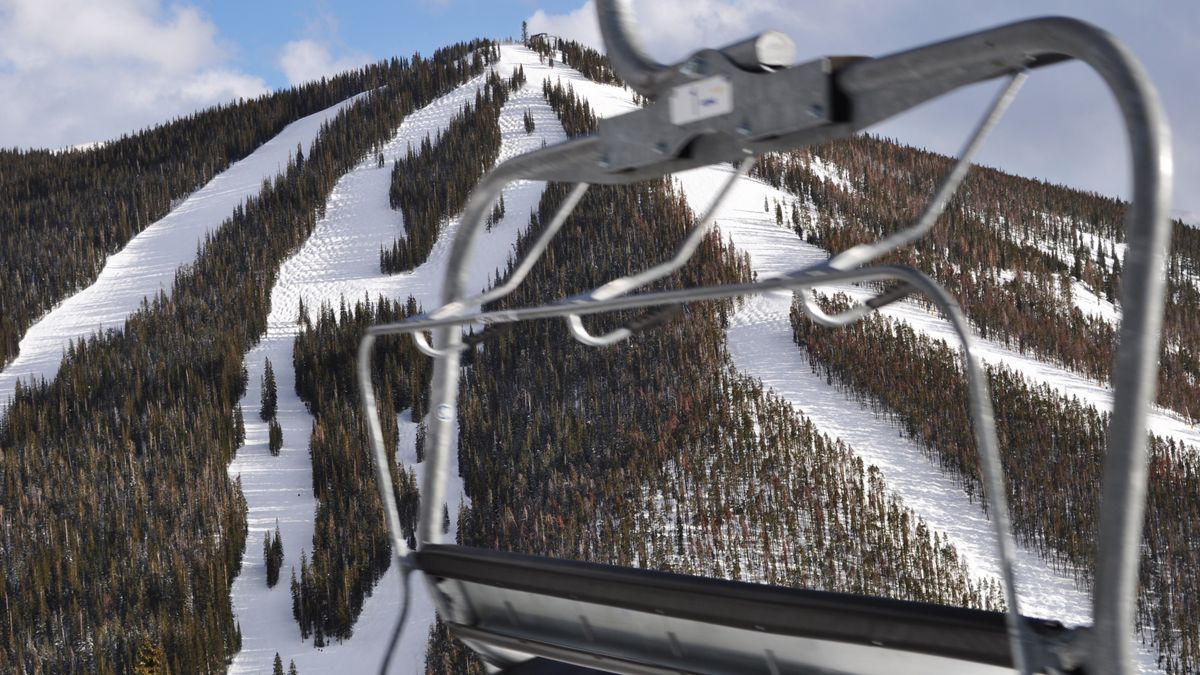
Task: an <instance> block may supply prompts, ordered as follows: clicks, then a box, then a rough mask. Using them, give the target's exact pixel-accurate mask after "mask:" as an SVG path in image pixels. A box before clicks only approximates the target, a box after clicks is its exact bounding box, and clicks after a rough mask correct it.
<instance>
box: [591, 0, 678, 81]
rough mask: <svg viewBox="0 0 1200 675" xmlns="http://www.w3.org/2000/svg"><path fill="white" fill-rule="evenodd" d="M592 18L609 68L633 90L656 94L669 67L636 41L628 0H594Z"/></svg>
mask: <svg viewBox="0 0 1200 675" xmlns="http://www.w3.org/2000/svg"><path fill="white" fill-rule="evenodd" d="M596 18H597V19H599V21H600V35H601V36H602V37H603V38H604V49H605V52H606V53H607V56H608V60H609V63H611V64H612V69H613V72H614V73H616V74H617V77H619V78H621V79H622V80H625V83H626V84H628V85H629V86H630V88H632V89H633V90H634V91H636V92H637V93H639V94H641V95H643V96H648V97H650V98H654V97H655V96H657V95H658V92H659V90H660V89H661V88H662V85H663V82H664V81H665V79H666V77H667V76H668V75H669V74H670V72H671V71H670V69H669V68H668V67H667V66H664V65H663V64H661V63H659V62H657V61H655V60H654V59H652V58H650V57H649V56H648V55H647V54H646V52H645V50H643V49H642V46H641V44H640V43H638V40H637V33H636V32H635V31H634V30H633V7H632V5H631V4H630V0H596Z"/></svg>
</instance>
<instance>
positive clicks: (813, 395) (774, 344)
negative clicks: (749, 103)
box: [677, 166, 1157, 672]
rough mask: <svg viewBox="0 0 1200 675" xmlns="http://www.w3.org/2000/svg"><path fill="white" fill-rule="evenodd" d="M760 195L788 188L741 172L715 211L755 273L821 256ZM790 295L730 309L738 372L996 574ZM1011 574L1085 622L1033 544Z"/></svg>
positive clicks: (1022, 587) (920, 460)
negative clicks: (853, 396)
mask: <svg viewBox="0 0 1200 675" xmlns="http://www.w3.org/2000/svg"><path fill="white" fill-rule="evenodd" d="M730 171H732V169H731V168H729V167H725V166H720V167H708V168H704V169H695V170H693V171H689V172H686V173H683V174H680V175H679V176H677V178H678V179H679V181H680V183H681V184H682V185H683V187H684V190H685V191H686V193H687V194H688V195H689V196H690V195H696V196H697V197H700V196H702V195H712V194H714V193H715V191H716V187H717V186H718V185H719V184H720V183H721V182H722V181H723V180H724V179H725V178H726V177H727V176H728V174H729V172H730ZM764 197H766V198H767V199H768V200H774V199H779V200H781V201H782V200H783V199H785V198H786V197H787V195H786V194H783V193H780V192H779V191H778V190H776V189H774V188H772V187H770V186H769V185H766V184H764V183H762V182H761V181H757V180H754V179H750V178H746V179H742V183H741V184H740V185H739V186H738V188H737V189H736V190H735V191H734V192H733V193H732V194H731V196H730V199H729V201H728V202H726V204H724V205H723V206H721V207H720V210H719V211H718V215H717V221H718V223H720V225H721V231H722V233H723V234H724V235H725V236H726V237H728V238H729V239H730V240H731V241H732V242H733V244H734V246H735V247H737V248H738V249H739V250H741V251H744V252H746V253H748V254H749V255H750V261H751V265H752V267H753V269H754V270H755V271H756V272H757V273H758V275H759V277H760V278H761V277H764V276H769V275H773V274H779V273H782V272H785V271H788V270H792V269H795V268H797V267H800V266H803V265H805V264H810V263H813V262H818V261H821V260H825V259H826V258H827V257H828V253H827V252H826V251H824V250H822V249H820V248H817V247H815V246H813V245H811V244H807V243H805V242H803V241H801V240H800V238H799V237H797V236H796V234H795V233H794V232H793V231H792V230H791V229H790V228H786V227H781V226H779V225H776V224H775V221H774V216H773V214H770V213H765V212H764V211H763V210H762V203H763V198H764ZM710 201H711V199H703V198H702V197H700V198H698V199H695V200H692V203H693V205H695V206H696V207H698V208H707V204H708V203H709V202H710ZM839 290H844V289H839ZM864 295H865V294H864ZM791 296H792V294H791V293H790V292H786V291H777V292H773V293H767V294H762V295H759V296H754V297H751V298H748V299H747V301H746V302H745V304H743V305H742V306H741V307H740V308H739V309H738V310H737V312H735V314H734V315H733V317H732V318H731V319H730V326H729V330H728V340H729V349H730V355H731V356H732V357H733V361H734V365H735V366H736V367H737V368H738V370H740V371H741V372H743V373H745V374H747V375H751V376H753V377H757V378H759V379H761V380H762V381H763V384H764V385H766V386H768V387H770V388H771V389H772V390H774V392H775V393H776V394H778V395H779V396H781V397H783V398H784V399H785V400H787V401H788V402H789V403H791V404H792V405H793V406H794V407H795V408H796V409H797V410H799V411H800V412H802V413H803V414H805V415H806V416H808V417H809V419H811V420H812V421H813V422H814V423H815V424H816V425H817V427H818V428H819V429H820V430H821V431H822V432H823V433H826V434H829V435H830V436H831V437H833V438H838V439H841V440H842V441H844V442H845V443H846V444H847V445H848V446H849V447H851V448H852V449H853V451H854V452H855V453H856V454H857V455H858V456H860V457H862V458H863V460H864V461H865V462H867V463H869V464H874V465H875V466H877V467H878V468H879V469H880V471H881V472H882V473H883V477H884V480H885V481H886V484H887V485H888V487H889V488H890V489H891V490H893V491H894V492H895V493H896V494H897V495H899V496H900V497H901V498H902V499H903V500H904V503H905V504H906V505H907V506H909V507H911V508H913V509H914V510H915V511H916V512H917V513H919V514H920V515H921V516H922V517H924V518H925V521H926V522H927V523H928V524H929V526H930V528H931V529H933V530H936V531H940V532H942V533H943V534H944V535H946V536H948V537H949V539H950V541H951V542H953V544H954V546H955V548H956V550H957V551H958V553H959V554H960V556H961V557H962V559H963V561H964V563H965V564H966V565H967V567H968V569H970V570H971V572H972V573H973V574H975V575H977V576H979V577H992V578H998V576H999V567H998V564H997V556H996V553H995V537H994V535H993V533H992V526H991V524H990V523H989V521H988V519H987V517H986V516H985V515H984V513H983V511H982V510H981V508H980V506H979V505H978V504H974V503H972V502H971V501H970V500H968V498H967V496H966V494H965V493H964V491H963V490H962V488H961V487H960V486H959V483H958V480H957V479H956V478H954V477H953V476H948V475H945V474H943V473H942V471H941V470H940V469H939V468H938V467H936V466H934V465H933V464H932V463H930V462H929V461H928V459H927V458H926V455H925V452H924V450H923V449H922V448H920V447H919V446H918V445H916V444H915V443H913V442H911V441H910V440H908V439H904V438H901V437H900V436H899V433H898V432H897V430H896V427H895V426H894V425H893V424H892V423H891V422H889V421H888V420H886V419H885V418H883V417H881V416H878V415H875V414H874V413H872V412H871V411H870V410H869V409H868V408H866V407H863V406H860V405H859V404H858V403H856V402H854V401H851V400H848V399H847V397H846V396H845V395H844V394H843V393H842V392H841V391H839V390H838V389H837V388H836V387H835V386H833V385H830V384H826V381H825V378H824V377H821V376H818V375H815V374H813V372H812V370H811V368H810V366H809V363H808V360H807V358H806V357H805V355H804V353H803V352H802V351H801V350H800V348H799V347H798V346H797V345H796V344H795V342H794V341H793V340H792V328H791V323H790V321H789V319H788V314H789V311H790V308H791V300H792V297H791ZM898 311H901V310H898ZM902 311H903V312H904V313H903V314H902V315H901V316H902V318H904V319H905V320H907V321H908V322H909V323H910V324H912V325H913V326H914V327H915V328H917V329H918V330H921V331H923V332H926V333H932V334H936V335H939V336H942V337H943V339H949V338H950V335H951V331H950V329H949V328H948V327H945V326H943V325H942V324H939V323H938V322H937V321H936V319H934V318H933V317H932V316H930V315H929V314H927V313H926V312H925V311H924V310H923V309H921V308H919V307H917V306H916V305H915V304H912V303H906V306H905V307H904V309H903V310H902ZM943 332H944V335H943ZM996 349H997V347H996V346H995V345H991V349H990V350H989V351H988V356H989V357H991V358H993V359H994V358H996V356H997V355H998V354H997V351H996ZM1004 356H1006V357H1008V360H1009V361H1010V362H1011V361H1014V360H1019V361H1021V362H1022V364H1023V365H1026V366H1028V365H1033V364H1036V365H1038V366H1043V364H1037V362H1036V361H1032V360H1031V359H1029V358H1028V357H1023V356H1020V355H1013V354H1011V353H1007V354H1004ZM1024 362H1029V363H1028V364H1024ZM1023 372H1024V370H1023ZM1062 372H1063V371H1061V370H1058V371H1057V372H1050V373H1043V375H1051V376H1053V375H1055V374H1061V373H1062ZM1097 386H1098V385H1097ZM1016 575H1017V585H1018V591H1019V593H1020V600H1021V603H1022V607H1021V610H1022V612H1023V613H1025V614H1027V615H1032V616H1044V617H1050V618H1054V619H1058V620H1060V621H1062V622H1064V623H1066V624H1082V623H1090V622H1091V603H1090V600H1089V596H1088V594H1087V593H1086V592H1084V591H1081V590H1079V589H1078V588H1076V586H1075V583H1074V580H1073V578H1072V576H1071V575H1069V574H1065V573H1063V572H1060V571H1058V570H1055V569H1054V568H1053V567H1052V566H1051V565H1050V564H1049V563H1048V562H1046V561H1045V560H1043V559H1042V558H1041V557H1040V556H1039V555H1038V554H1037V553H1036V551H1033V550H1029V549H1024V548H1021V549H1019V550H1018V555H1017V560H1016ZM1139 647H1140V645H1139ZM1138 656H1139V667H1140V668H1141V671H1142V672H1157V670H1156V668H1155V667H1154V662H1155V657H1154V654H1152V653H1151V652H1150V651H1148V650H1146V649H1144V648H1141V649H1140V651H1139V653H1138Z"/></svg>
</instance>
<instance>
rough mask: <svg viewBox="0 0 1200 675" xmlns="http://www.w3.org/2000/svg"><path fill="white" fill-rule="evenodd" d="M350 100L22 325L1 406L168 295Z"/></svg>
mask: <svg viewBox="0 0 1200 675" xmlns="http://www.w3.org/2000/svg"><path fill="white" fill-rule="evenodd" d="M353 101H354V99H350V100H347V101H343V102H342V103H339V104H338V105H335V106H333V107H331V108H328V109H326V110H322V111H321V112H318V113H315V114H312V115H309V116H308V117H304V118H301V119H299V120H297V121H295V122H293V123H291V124H289V125H288V126H287V127H285V128H284V129H283V131H281V132H280V133H279V135H277V136H275V137H274V138H272V139H271V140H270V141H267V142H266V143H264V144H263V145H261V146H260V147H259V148H258V149H257V150H255V151H254V152H252V153H250V155H249V156H247V157H246V158H244V159H242V160H241V161H239V162H237V163H235V164H233V165H232V166H230V167H229V168H228V169H226V170H225V171H223V172H221V173H220V174H218V175H217V176H216V177H215V178H213V179H212V180H211V181H209V182H208V184H206V185H205V186H204V187H202V188H200V189H199V190H197V191H196V192H195V193H193V194H192V195H191V196H190V197H188V198H187V199H186V200H184V201H183V202H182V203H181V204H179V206H177V207H176V208H174V209H173V210H172V211H171V212H170V213H168V214H167V215H166V216H164V217H163V218H162V219H160V220H158V221H156V222H155V223H153V224H151V225H150V226H149V227H147V228H146V229H145V230H143V231H142V232H141V233H139V234H138V235H137V236H136V237H134V238H133V239H132V240H131V241H130V242H129V243H128V244H127V245H126V246H125V248H123V249H121V250H120V251H119V252H117V253H115V254H113V255H112V256H109V258H108V260H107V262H106V263H105V265H104V269H103V270H101V272H100V275H99V276H98V277H97V278H96V281H95V282H94V283H93V284H92V285H91V286H89V287H87V288H86V289H84V290H82V291H80V292H78V293H76V294H75V295H73V296H71V297H70V298H67V299H66V300H64V301H63V302H62V303H61V304H59V305H58V306H57V307H55V308H54V309H53V310H51V311H50V312H49V313H48V314H46V315H45V316H44V317H42V318H41V320H39V321H38V322H37V323H36V324H34V325H33V326H31V327H30V328H29V330H28V331H26V333H25V336H24V337H23V338H22V339H21V342H20V344H19V345H18V349H19V354H18V355H17V358H16V359H14V360H13V362H12V363H10V364H9V365H8V367H7V368H5V369H4V371H3V372H2V373H0V406H3V407H7V405H8V403H9V402H11V401H12V397H13V393H14V391H15V389H16V384H17V381H18V380H23V381H26V382H28V381H30V380H35V381H36V380H38V379H41V378H45V379H46V380H52V379H54V376H55V375H56V374H57V373H58V368H59V365H60V364H61V363H62V356H63V353H64V352H65V351H66V349H67V346H68V345H69V344H70V343H71V342H73V341H75V340H78V339H79V338H84V337H87V336H89V335H91V334H93V333H95V332H97V331H103V330H106V329H109V328H116V329H120V328H122V327H123V326H124V325H125V319H126V317H128V316H129V315H130V314H132V313H133V312H135V311H136V310H137V309H138V307H139V306H140V305H141V303H142V300H143V299H145V298H148V299H150V300H153V299H154V296H155V294H157V293H158V292H159V291H160V290H161V291H163V292H165V293H168V294H169V293H170V292H171V285H172V283H174V281H175V270H177V269H178V268H179V267H181V266H183V265H187V264H189V263H191V262H192V261H194V260H195V259H196V252H197V247H198V245H199V244H200V243H202V242H203V241H204V236H205V235H206V234H208V233H209V232H212V231H214V230H216V229H217V228H218V227H220V226H221V224H222V223H223V222H225V220H226V219H227V218H229V217H230V216H231V215H233V210H234V208H235V207H237V206H238V205H240V204H242V203H243V202H244V201H245V200H246V199H247V198H249V197H253V196H255V195H257V194H258V192H259V190H260V189H262V183H263V180H265V179H269V178H273V177H274V176H275V175H276V174H278V173H280V172H281V171H282V170H283V169H284V168H285V167H286V166H287V162H288V159H289V158H290V157H291V156H292V153H294V152H295V151H296V146H297V145H303V147H305V148H311V144H312V142H313V141H314V140H316V137H317V133H318V132H319V131H320V129H321V125H322V124H323V123H325V121H326V120H329V119H332V118H333V117H335V116H336V115H337V113H338V112H339V111H341V110H342V109H343V108H345V107H346V106H348V105H350V104H351V103H352V102H353ZM306 152H307V150H306Z"/></svg>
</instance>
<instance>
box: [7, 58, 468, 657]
mask: <svg viewBox="0 0 1200 675" xmlns="http://www.w3.org/2000/svg"><path fill="white" fill-rule="evenodd" d="M485 46H486V45H485V44H484V43H471V44H460V45H456V46H454V47H451V48H447V49H445V50H442V51H440V52H438V53H437V54H435V55H434V56H433V58H432V59H423V58H420V57H414V58H413V59H412V60H397V61H395V62H394V63H393V64H391V65H389V67H388V68H386V69H382V70H380V73H381V74H386V75H387V79H386V80H385V81H381V82H380V84H386V85H387V86H386V87H384V88H382V89H381V90H379V91H378V92H376V93H375V94H374V95H372V96H370V97H367V98H366V99H364V100H363V101H360V102H358V103H357V104H355V105H354V106H353V107H351V108H350V109H349V110H347V111H346V112H345V113H344V114H342V115H340V116H339V117H338V118H337V119H336V120H335V121H334V122H333V123H332V124H330V125H329V126H328V127H327V128H326V129H325V131H324V133H323V134H322V136H321V138H320V139H319V141H318V142H317V143H316V144H315V145H314V146H313V149H312V152H311V153H310V154H309V156H308V157H304V156H301V155H297V156H296V157H295V158H294V160H293V162H292V163H291V164H290V165H289V166H288V167H287V170H286V173H285V175H281V176H280V177H279V178H278V179H277V180H275V181H274V182H272V183H271V184H269V185H267V186H264V189H263V191H262V193H261V194H260V195H259V196H258V198H257V199H255V200H252V201H251V202H249V203H248V204H247V205H246V206H245V207H244V208H239V209H238V210H237V212H236V213H235V214H234V215H233V217H232V218H231V219H230V220H229V221H228V222H227V223H226V224H225V225H224V226H223V227H222V228H221V229H220V230H219V231H217V233H216V234H215V235H213V236H211V237H210V238H209V239H208V240H207V242H206V243H205V245H204V247H203V250H202V252H201V255H200V256H199V258H198V259H197V261H196V263H195V264H194V265H192V266H191V267H189V268H185V269H181V270H179V272H178V273H177V275H176V280H175V284H174V288H173V290H172V293H171V295H170V296H166V295H160V296H159V297H158V298H156V299H155V300H154V301H153V302H151V303H148V304H147V305H146V306H145V307H144V308H143V309H142V311H140V312H138V313H137V314H136V315H134V316H133V317H131V318H130V319H129V321H128V322H127V324H126V326H125V329H124V330H123V331H110V332H108V333H106V334H104V335H99V336H95V337H93V338H91V339H89V340H87V341H86V342H83V343H80V344H78V345H75V346H74V347H73V348H72V350H71V352H70V354H68V355H67V358H66V359H65V360H64V363H63V364H62V368H61V371H60V373H59V376H58V377H57V379H55V380H54V382H52V383H49V384H48V385H42V386H36V387H32V388H29V387H22V388H20V389H19V390H18V393H17V396H16V400H15V401H14V403H13V404H12V406H11V408H10V409H9V410H8V412H7V414H6V415H5V416H4V418H3V423H2V424H0V461H2V462H3V463H2V465H0V505H2V508H3V510H2V511H0V521H2V522H3V528H4V532H5V537H4V539H3V540H0V566H2V569H0V577H2V578H3V580H4V584H3V587H2V590H3V595H4V601H5V606H6V608H7V615H8V618H9V620H8V629H7V630H6V631H5V634H4V636H3V639H2V640H0V670H6V671H8V670H17V671H20V670H25V671H29V672H60V671H78V670H85V671H93V672H100V673H117V672H128V671H130V670H131V669H132V666H133V663H134V659H135V655H136V653H137V650H138V648H139V646H140V645H143V644H146V645H148V646H149V647H150V648H152V649H154V650H158V651H159V652H160V653H162V654H164V658H165V660H166V663H167V664H168V665H169V667H170V669H171V671H172V672H180V673H190V672H212V671H219V670H223V669H224V667H225V664H226V663H227V660H228V659H229V657H230V656H231V655H232V654H233V653H234V652H236V651H237V649H238V648H239V642H240V637H239V629H238V626H237V625H236V623H235V622H234V619H233V615H232V612H231V609H230V605H229V584H230V582H231V581H232V579H233V576H234V575H236V574H237V571H238V564H239V561H240V559H241V552H242V549H243V546H244V539H245V531H246V525H245V520H244V518H245V516H244V509H245V507H244V501H243V499H242V495H241V491H240V489H239V488H238V486H237V484H236V483H235V482H233V481H231V480H230V478H229V476H228V475H227V474H226V467H227V465H228V463H229V460H230V458H231V453H232V452H233V451H234V450H235V449H236V448H237V447H238V445H239V444H240V442H241V434H242V430H241V427H242V418H241V411H240V409H239V408H238V407H237V405H236V404H237V401H238V399H239V398H240V396H241V393H242V391H243V390H244V388H245V386H246V377H245V373H244V372H243V369H242V357H243V354H244V353H245V351H246V350H247V348H248V347H249V346H250V345H251V343H252V342H253V341H254V340H255V339H257V336H258V335H259V334H260V333H261V332H262V329H263V327H264V326H263V323H264V321H265V317H266V313H267V310H268V304H269V297H270V296H269V291H270V287H271V282H272V279H273V275H274V273H275V270H276V269H277V268H278V266H279V264H280V262H281V261H282V260H283V259H284V258H285V257H287V256H288V255H289V254H290V253H291V252H293V251H294V250H295V249H296V247H298V246H299V245H300V244H301V243H302V242H303V241H304V240H305V238H306V237H307V235H308V233H309V232H310V231H311V229H312V227H313V225H314V223H315V220H316V218H317V217H318V215H319V214H320V213H321V212H322V211H323V210H324V206H325V201H326V199H327V197H328V195H329V191H330V189H331V188H332V187H333V184H334V182H335V181H336V180H337V178H338V177H339V176H340V175H341V174H342V173H344V172H345V171H346V170H347V169H349V168H350V167H351V166H353V165H355V164H356V163H357V162H358V161H359V160H360V159H361V158H362V157H363V156H365V155H366V154H367V153H368V152H369V151H370V149H371V148H372V147H373V146H375V145H377V144H379V143H380V142H381V141H383V140H384V139H386V138H388V137H389V136H390V134H391V133H392V131H393V130H394V129H395V127H396V126H397V124H399V122H400V120H401V119H402V118H403V117H404V115H405V114H406V113H407V112H408V111H410V110H412V109H414V108H416V107H419V106H422V105H424V104H425V103H427V102H428V101H429V100H431V99H432V98H433V97H434V96H437V95H439V94H440V93H443V92H445V91H447V90H448V89H449V88H451V87H454V86H456V85H458V84H460V83H461V82H463V81H464V80H465V79H466V78H468V77H470V76H472V75H474V74H477V73H479V72H481V70H482V69H483V67H484V66H485V65H486V63H485V60H486V58H488V54H489V53H490V52H489V51H488V50H487V49H485V48H483V47H485Z"/></svg>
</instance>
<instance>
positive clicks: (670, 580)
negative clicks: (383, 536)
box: [416, 544, 1067, 675]
mask: <svg viewBox="0 0 1200 675" xmlns="http://www.w3.org/2000/svg"><path fill="white" fill-rule="evenodd" d="M416 564H417V567H418V568H419V569H420V570H421V571H422V572H423V573H424V574H425V577H426V579H428V580H429V581H430V583H431V584H432V586H433V587H434V588H435V589H436V592H438V593H439V594H441V596H442V600H444V601H445V606H447V607H448V608H449V612H448V615H447V616H445V617H444V619H445V620H446V621H447V622H448V628H449V630H450V632H451V634H453V635H454V636H455V637H457V638H459V639H460V640H462V641H463V642H465V643H467V644H468V645H469V646H470V647H471V648H472V649H474V650H475V651H476V652H478V653H479V654H480V655H481V656H482V657H483V658H484V659H486V660H487V661H489V662H490V663H491V664H492V665H494V666H496V667H498V668H501V669H502V670H501V672H505V673H512V674H514V675H516V674H521V675H529V674H532V673H546V674H550V673H553V674H555V675H558V674H561V673H589V672H626V673H763V674H765V675H778V674H781V673H879V674H881V675H885V674H886V675H904V674H908V673H912V674H914V675H915V674H918V673H963V674H970V673H980V674H983V673H1002V672H1011V671H1012V657H1011V650H1010V647H1009V641H1008V633H1007V630H1006V627H1005V614H1004V613H1002V612H988V611H980V610H973V609H964V608H960V607H949V606H943V605H936V604H930V603H924V602H909V601H902V600H892V599H886V598H877V597H868V596H859V595H852V594H846V593H829V592H824V591H812V590H801V589H795V588H785V587H778V586H771V585H767V584H754V583H745V582H738V581H728V580H725V579H710V578H705V577H697V576H690V575H684V574H673V573H667V572H660V571H657V570H646V569H633V568H625V567H616V566H612V565H602V564H597V563H589V562H580V561H575V560H561V559H553V558H543V557H536V556H529V555H521V554H516V553H507V552H501V551H492V550H484V549H477V548H469V547H464V546H454V545H445V544H430V545H427V546H425V548H423V549H422V550H420V551H419V552H417V553H416ZM1025 621H1026V625H1027V626H1028V627H1029V628H1030V630H1031V631H1033V632H1036V633H1038V634H1039V635H1040V636H1042V637H1044V638H1053V637H1055V636H1057V635H1060V634H1063V633H1065V632H1066V630H1067V629H1066V628H1065V627H1063V625H1062V624H1060V623H1058V622H1056V621H1044V620H1036V619H1025ZM579 668H583V670H579Z"/></svg>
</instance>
